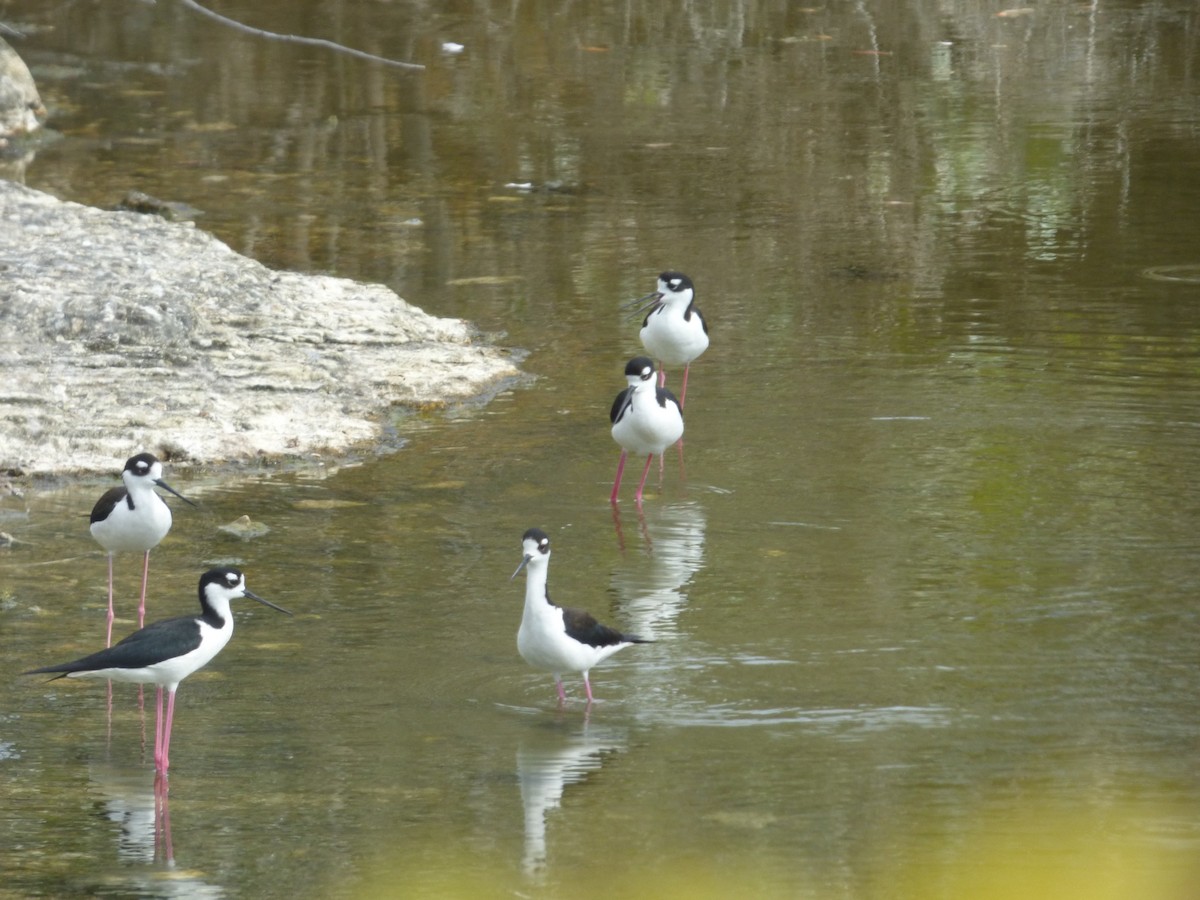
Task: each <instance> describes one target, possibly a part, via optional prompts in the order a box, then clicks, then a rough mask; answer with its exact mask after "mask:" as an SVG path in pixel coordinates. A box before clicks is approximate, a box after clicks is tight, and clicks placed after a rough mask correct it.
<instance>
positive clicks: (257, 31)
mask: <svg viewBox="0 0 1200 900" xmlns="http://www.w3.org/2000/svg"><path fill="white" fill-rule="evenodd" d="M179 2H180V3H182V4H183V5H184V6H186V7H187V8H188V9H190V10H192V11H194V12H198V13H200V15H202V16H207V17H208V18H210V19H212V20H213V21H215V22H220V23H221V24H222V25H227V26H229V27H230V28H235V29H237V30H238V31H242V32H245V33H246V34H252V35H254V36H255V37H261V38H266V39H267V40H269V41H283V42H284V43H288V44H305V45H307V46H309V47H324V48H325V49H327V50H333V51H334V52H336V53H346V54H349V55H350V56H354V57H357V58H358V59H365V60H369V61H370V62H377V63H382V64H383V65H385V66H394V67H395V68H397V69H408V70H410V71H419V70H421V69H424V68H425V67H424V66H422V65H420V64H419V63H408V62H400V61H399V60H395V59H387V58H386V57H383V56H376V55H375V54H373V53H364V52H363V51H362V50H355V49H353V48H352V47H346V46H344V45H343V44H338V43H335V42H333V41H327V40H325V39H324V38H310V37H301V36H300V35H296V34H277V33H276V32H274V31H263V30H262V29H261V28H254V27H252V26H250V25H243V24H242V23H241V22H238V21H237V20H235V19H230V18H227V17H226V16H223V15H221V14H220V13H216V12H213V11H212V10H211V9H208V8H207V7H204V6H201V5H200V4H199V3H197V2H196V0H179Z"/></svg>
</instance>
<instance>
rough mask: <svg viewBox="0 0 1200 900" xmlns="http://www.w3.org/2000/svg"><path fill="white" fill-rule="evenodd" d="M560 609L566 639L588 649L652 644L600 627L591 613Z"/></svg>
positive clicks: (636, 637) (612, 629)
mask: <svg viewBox="0 0 1200 900" xmlns="http://www.w3.org/2000/svg"><path fill="white" fill-rule="evenodd" d="M561 609H562V612H563V624H564V625H565V626H566V628H567V637H570V638H574V639H575V640H577V641H579V643H581V644H587V645H588V646H589V647H609V646H611V645H613V644H624V643H630V644H652V643H654V642H653V641H648V640H646V639H645V638H640V637H638V636H637V635H636V634H624V633H622V632H620V631H617V629H615V628H610V627H609V626H608V625H602V624H600V623H599V622H597V621H596V619H595V617H594V616H593V615H592V614H591V613H589V612H586V611H585V610H582V609H573V608H571V607H569V606H564V607H561Z"/></svg>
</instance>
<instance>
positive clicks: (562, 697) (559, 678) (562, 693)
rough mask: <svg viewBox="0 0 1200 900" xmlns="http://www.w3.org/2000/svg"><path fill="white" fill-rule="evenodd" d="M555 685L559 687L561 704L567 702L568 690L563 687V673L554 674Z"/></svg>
mask: <svg viewBox="0 0 1200 900" xmlns="http://www.w3.org/2000/svg"><path fill="white" fill-rule="evenodd" d="M554 685H555V687H557V688H558V702H559V704H560V705H561V704H563V703H566V702H567V692H566V691H565V690H564V689H563V683H562V676H561V675H555V676H554Z"/></svg>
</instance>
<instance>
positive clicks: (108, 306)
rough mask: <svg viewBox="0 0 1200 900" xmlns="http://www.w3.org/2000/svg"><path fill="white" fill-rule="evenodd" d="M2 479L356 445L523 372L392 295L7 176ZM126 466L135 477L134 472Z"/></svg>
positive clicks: (459, 328) (0, 255)
mask: <svg viewBox="0 0 1200 900" xmlns="http://www.w3.org/2000/svg"><path fill="white" fill-rule="evenodd" d="M0 364H2V365H3V372H4V378H3V381H2V382H0V467H2V468H3V469H6V470H9V471H14V472H18V473H25V474H31V473H51V472H68V471H79V470H90V471H114V465H115V464H119V462H120V461H121V460H123V459H125V458H127V457H128V456H129V454H130V453H132V452H134V451H135V450H137V449H146V450H149V451H151V452H153V453H156V454H158V455H159V456H160V457H162V458H165V459H169V460H171V461H172V463H177V462H178V461H180V460H193V461H197V462H221V461H239V460H246V459H250V458H253V457H257V456H295V455H300V454H306V453H312V452H319V451H333V452H338V451H345V450H348V449H350V448H351V447H353V446H355V445H361V444H364V443H366V442H370V441H372V440H374V439H377V438H378V437H379V436H380V434H381V424H380V419H381V417H382V415H383V414H384V413H385V412H386V410H387V409H388V408H389V407H391V406H393V405H407V406H414V407H417V406H419V407H427V406H429V405H431V404H435V405H436V404H441V403H447V402H453V401H458V400H466V399H470V398H472V397H475V396H478V395H479V394H481V393H483V392H485V391H486V390H488V389H489V388H490V387H493V386H495V385H496V384H497V383H498V382H500V381H501V380H503V379H509V378H513V377H516V376H517V375H518V374H519V373H518V370H517V369H516V367H515V365H514V363H513V361H512V359H511V358H510V356H509V355H508V354H507V353H505V352H504V351H502V350H500V349H497V348H495V347H491V346H486V345H481V344H478V343H476V337H475V334H474V332H473V330H472V328H471V327H470V326H469V325H468V324H467V323H466V322H463V321H462V320H459V319H443V318H436V317H434V316H430V315H428V314H426V313H424V312H422V311H421V310H420V309H418V308H416V307H415V306H411V305H410V304H408V303H406V302H405V301H404V300H402V299H401V298H400V297H398V296H397V295H396V294H395V293H394V292H393V291H391V290H389V289H388V288H386V287H384V286H382V285H371V284H359V283H356V282H353V281H349V280H346V279H342V278H332V277H328V276H321V275H301V274H296V273H292V272H277V271H273V270H271V269H268V268H267V267H266V266H263V265H262V264H260V263H258V262H255V261H254V260H251V259H247V258H246V257H243V256H240V255H239V254H237V253H235V252H234V251H233V250H231V249H230V248H229V247H227V246H226V245H225V244H223V243H221V242H220V241H218V240H217V239H216V238H214V237H212V236H211V235H209V234H206V233H205V232H203V231H200V230H198V229H196V228H195V227H194V226H193V225H191V224H188V223H181V224H177V223H171V222H166V221H163V220H162V219H160V218H158V217H156V216H144V215H138V214H134V213H122V212H106V211H102V210H98V209H93V208H90V207H85V206H80V205H79V204H76V203H67V202H63V201H60V200H57V199H55V198H54V197H51V196H49V195H48V194H44V193H40V192H38V191H34V190H30V189H28V188H24V187H21V186H19V185H16V184H12V183H9V182H0ZM118 467H119V466H118Z"/></svg>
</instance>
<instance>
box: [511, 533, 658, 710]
mask: <svg viewBox="0 0 1200 900" xmlns="http://www.w3.org/2000/svg"><path fill="white" fill-rule="evenodd" d="M521 546H522V549H523V550H524V556H523V557H522V558H521V564H520V565H519V566H517V571H516V572H513V573H512V578H516V577H517V575H518V574H519V573H520V571H521V570H522V569H525V612H524V614H523V615H522V616H521V627H520V629H518V631H517V650H518V651H519V652H520V654H521V656H522V657H523V658H524V659H525V662H527V663H529V664H530V665H531V666H533V667H534V668H538V669H542V670H544V671H546V672H551V673H553V675H554V683H555V685H556V686H557V687H558V699H559V702H560V703H561V702H565V701H566V699H567V694H566V691H564V690H563V682H562V673H563V672H582V673H583V686H584V688H585V689H586V690H587V698H588V703H591V702H592V683H591V682H590V681H589V680H588V671H589V670H590V669H591V668H592V666H594V665H597V664H598V663H600V662H603V661H604V660H606V659H608V658H609V657H610V656H612V655H613V654H614V653H616V652H617V651H618V650H621V649H623V648H625V647H628V646H629V645H630V644H649V643H653V641H650V640H647V639H646V638H641V637H638V636H637V635H636V634H623V633H621V632H620V631H617V630H616V629H615V628H610V627H609V626H607V625H601V624H600V623H599V622H597V621H596V620H595V619H594V618H592V616H591V614H590V613H586V612H584V611H583V610H582V609H572V608H570V607H566V606H555V605H554V604H553V603H551V602H550V593H549V591H547V589H546V577H547V570H548V569H549V568H550V538H549V537H547V535H546V532H544V531H542V530H541V529H540V528H530V529H529V530H528V531H526V532H525V534H524V535H522V537H521ZM512 578H510V579H509V580H510V581H511V580H512Z"/></svg>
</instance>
